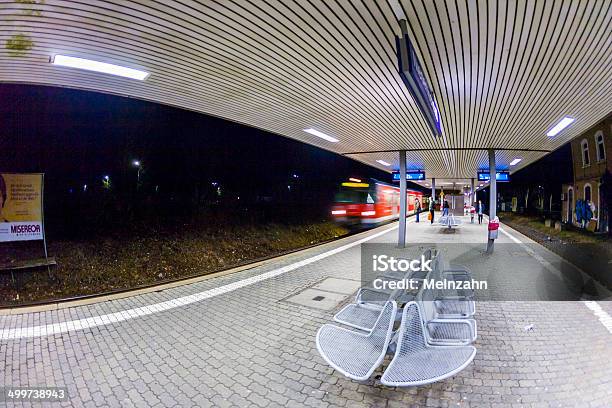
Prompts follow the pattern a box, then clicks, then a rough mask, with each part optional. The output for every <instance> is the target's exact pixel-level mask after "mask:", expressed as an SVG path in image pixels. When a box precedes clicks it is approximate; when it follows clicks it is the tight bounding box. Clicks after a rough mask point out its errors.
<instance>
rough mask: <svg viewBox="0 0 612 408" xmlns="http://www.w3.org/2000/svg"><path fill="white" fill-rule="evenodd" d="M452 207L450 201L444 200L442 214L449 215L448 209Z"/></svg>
mask: <svg viewBox="0 0 612 408" xmlns="http://www.w3.org/2000/svg"><path fill="white" fill-rule="evenodd" d="M449 208H450V205H448V201H447V200H444V208H443V210H442V215H443V216H447V215H448V209H449Z"/></svg>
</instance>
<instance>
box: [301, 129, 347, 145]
mask: <svg viewBox="0 0 612 408" xmlns="http://www.w3.org/2000/svg"><path fill="white" fill-rule="evenodd" d="M304 132H306V133H310V134H311V135H314V136H316V137H320V138H321V139H325V140H327V141H328V142H332V143H338V142H339V140H338V139H336V138H335V137H331V136H329V135H326V134H325V133H323V132H319V131H318V130H316V129H313V128H308V129H304Z"/></svg>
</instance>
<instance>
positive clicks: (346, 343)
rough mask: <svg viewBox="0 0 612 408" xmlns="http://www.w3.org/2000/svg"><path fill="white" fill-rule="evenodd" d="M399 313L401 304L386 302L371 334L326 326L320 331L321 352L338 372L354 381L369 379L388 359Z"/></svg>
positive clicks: (318, 345)
mask: <svg viewBox="0 0 612 408" xmlns="http://www.w3.org/2000/svg"><path fill="white" fill-rule="evenodd" d="M396 314H397V304H396V303H395V302H393V301H391V302H387V303H385V306H384V307H383V308H382V310H381V311H380V313H379V316H378V318H377V320H376V322H375V324H374V327H373V329H372V331H371V332H357V331H354V330H350V329H346V328H344V327H338V326H335V325H333V324H326V325H324V326H323V327H321V328H320V329H319V331H318V332H317V350H319V353H320V354H321V356H322V357H323V358H324V359H325V361H327V363H328V364H329V365H330V366H332V367H333V368H334V369H336V370H337V371H338V372H340V373H342V374H344V375H345V376H347V377H349V378H352V379H354V380H358V381H363V380H366V379H368V378H369V377H370V376H371V375H372V373H373V372H374V370H375V369H376V368H377V367H378V366H379V365H380V364H381V363H382V361H383V359H384V358H385V354H386V353H387V348H388V347H389V342H390V341H391V336H392V331H393V324H394V322H395V316H396Z"/></svg>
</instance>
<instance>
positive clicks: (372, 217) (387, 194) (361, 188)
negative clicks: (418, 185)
mask: <svg viewBox="0 0 612 408" xmlns="http://www.w3.org/2000/svg"><path fill="white" fill-rule="evenodd" d="M407 195H408V208H407V212H408V214H414V213H415V212H416V206H415V201H416V200H417V199H418V200H419V202H420V203H421V209H422V210H426V208H427V207H426V204H425V203H424V202H423V193H421V192H420V191H415V190H410V189H409V190H408V191H407ZM331 213H332V216H333V217H334V220H335V221H337V222H339V223H347V224H363V225H372V224H379V223H381V222H385V221H390V220H394V219H398V218H399V187H398V186H394V185H391V184H387V183H383V182H381V181H378V180H375V179H369V180H360V179H355V178H350V179H349V181H347V182H344V183H342V185H341V187H340V191H339V192H338V193H337V194H336V199H335V201H334V205H333V207H332V211H331Z"/></svg>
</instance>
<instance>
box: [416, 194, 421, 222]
mask: <svg viewBox="0 0 612 408" xmlns="http://www.w3.org/2000/svg"><path fill="white" fill-rule="evenodd" d="M414 208H415V209H416V222H419V214H421V202H420V201H419V199H418V198H417V199H416V200H415V201H414Z"/></svg>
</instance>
